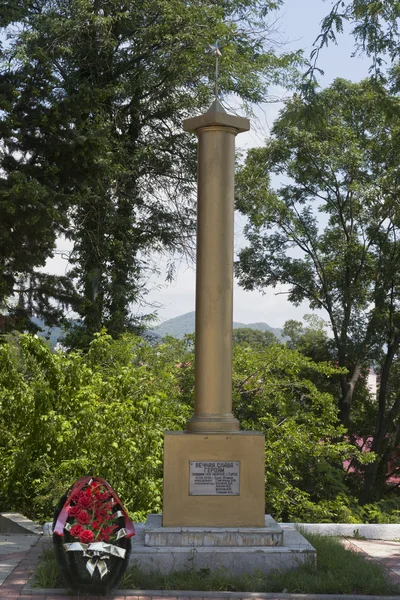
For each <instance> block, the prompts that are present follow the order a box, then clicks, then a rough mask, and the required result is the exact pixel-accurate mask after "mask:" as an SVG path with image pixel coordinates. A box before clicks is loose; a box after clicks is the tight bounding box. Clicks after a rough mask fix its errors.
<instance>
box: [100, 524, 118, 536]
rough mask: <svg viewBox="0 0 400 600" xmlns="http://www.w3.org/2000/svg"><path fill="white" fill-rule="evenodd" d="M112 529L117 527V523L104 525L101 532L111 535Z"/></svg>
mask: <svg viewBox="0 0 400 600" xmlns="http://www.w3.org/2000/svg"><path fill="white" fill-rule="evenodd" d="M114 529H118V525H105V526H104V527H103V529H102V530H101V532H102V533H105V534H106V535H111V534H112V532H113V531H114Z"/></svg>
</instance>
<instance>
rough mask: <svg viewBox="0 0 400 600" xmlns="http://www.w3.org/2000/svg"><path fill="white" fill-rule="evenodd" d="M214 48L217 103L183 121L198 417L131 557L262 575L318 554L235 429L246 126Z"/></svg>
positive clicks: (259, 441) (170, 453) (180, 438)
mask: <svg viewBox="0 0 400 600" xmlns="http://www.w3.org/2000/svg"><path fill="white" fill-rule="evenodd" d="M212 48H213V51H214V53H215V55H216V59H217V60H216V99H215V101H214V102H213V104H212V105H211V107H210V109H209V110H208V112H207V113H205V114H203V115H200V116H198V117H194V118H190V119H187V120H186V121H184V123H183V128H184V130H185V131H187V132H188V133H194V134H196V135H197V138H198V202H197V257H196V329H195V404H194V415H193V416H192V418H191V419H189V421H188V422H187V424H186V430H185V431H182V432H181V431H179V432H177V431H173V432H165V437H164V504H163V515H162V516H161V515H149V518H148V521H147V523H146V526H145V527H144V531H143V532H141V531H140V529H138V528H137V530H138V534H139V536H138V539H137V540H136V541H135V544H134V547H133V551H132V558H133V559H134V560H136V562H138V563H139V565H141V566H142V567H143V568H148V569H149V568H154V569H161V570H163V571H169V570H174V569H175V570H177V569H182V568H185V566H186V567H187V566H189V565H190V564H193V563H191V562H190V561H191V560H192V558H193V556H192V555H193V552H195V562H194V566H195V567H196V566H197V567H198V568H209V569H211V570H212V569H216V568H218V567H221V566H222V567H224V568H225V569H228V570H230V571H232V572H235V573H242V572H251V571H255V570H261V571H263V572H267V571H269V570H271V569H273V568H288V567H290V566H295V565H297V564H299V562H302V561H304V560H305V559H306V557H307V559H308V558H309V557H310V556H311V557H314V558H315V551H314V550H313V548H312V547H311V546H310V545H309V544H308V543H307V542H306V541H305V540H304V538H302V536H300V534H299V533H297V532H296V531H294V530H291V531H289V532H288V533H287V534H286V538H287V539H286V540H284V533H283V530H282V528H281V527H280V526H279V525H277V524H276V523H275V521H274V520H273V519H272V518H271V517H269V516H265V514H264V512H265V508H264V507H265V470H264V445H265V439H264V435H263V434H262V433H259V432H255V431H240V427H239V422H238V421H237V419H235V418H234V416H233V414H232V321H233V254H234V250H233V233H234V166H235V138H236V136H237V135H238V134H240V133H241V132H244V131H248V130H249V129H250V123H249V120H248V119H245V118H242V117H237V116H234V115H230V114H228V113H227V112H226V111H225V109H224V108H223V107H222V105H221V103H220V102H219V100H218V87H217V85H218V84H217V81H218V56H219V55H220V52H219V48H218V42H217V43H216V45H215V46H213V47H212ZM140 535H143V537H142V538H140ZM288 542H289V544H288ZM142 544H143V545H142ZM135 546H136V547H137V550H136V549H135ZM191 557H192V558H191ZM314 558H313V559H314Z"/></svg>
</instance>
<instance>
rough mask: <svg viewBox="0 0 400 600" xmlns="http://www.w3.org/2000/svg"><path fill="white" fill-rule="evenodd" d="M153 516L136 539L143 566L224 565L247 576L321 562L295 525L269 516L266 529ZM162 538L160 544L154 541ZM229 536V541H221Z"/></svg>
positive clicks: (136, 558)
mask: <svg viewBox="0 0 400 600" xmlns="http://www.w3.org/2000/svg"><path fill="white" fill-rule="evenodd" d="M149 517H150V518H149V519H148V521H147V523H146V524H145V525H138V526H137V527H136V536H135V537H134V538H133V540H132V542H133V545H132V553H131V562H132V563H134V564H137V565H138V566H139V567H140V568H141V569H142V570H143V571H148V572H149V571H158V572H161V573H170V572H172V571H184V570H191V569H195V570H196V571H197V570H200V569H209V570H210V571H218V570H220V569H222V570H225V571H226V572H227V573H230V574H232V575H242V574H245V573H249V574H250V573H255V572H261V573H269V572H270V571H273V570H274V569H280V570H287V569H294V568H297V567H299V566H300V565H301V564H305V563H307V564H313V565H315V564H316V551H315V550H314V548H313V547H312V546H311V545H310V544H309V543H308V542H307V541H306V540H305V539H304V538H303V536H302V535H300V533H299V532H298V531H296V530H295V529H294V528H292V527H284V528H281V527H280V526H279V525H278V524H277V523H276V522H275V521H274V520H273V519H272V518H271V517H270V516H269V515H266V518H265V527H260V528H244V527H238V528H214V527H211V528H210V527H203V528H201V527H181V528H178V527H160V525H161V515H149ZM179 536H181V537H180V539H179ZM157 541H158V542H160V545H157V546H156V545H150V544H154V543H155V542H157ZM223 541H225V544H226V545H220V544H221V543H222V542H223ZM263 541H265V542H266V544H265V545H263V543H262V542H263ZM168 542H173V543H171V545H166V544H167V543H168ZM248 544H253V545H248ZM257 544H258V545H257Z"/></svg>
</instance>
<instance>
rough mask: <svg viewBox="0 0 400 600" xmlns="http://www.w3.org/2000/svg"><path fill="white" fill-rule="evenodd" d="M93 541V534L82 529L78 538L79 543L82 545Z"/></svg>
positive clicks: (88, 530)
mask: <svg viewBox="0 0 400 600" xmlns="http://www.w3.org/2000/svg"><path fill="white" fill-rule="evenodd" d="M93 540H94V533H93V531H90V529H84V530H83V531H82V533H81V534H80V536H79V541H80V542H81V543H82V544H90V543H91V542H93Z"/></svg>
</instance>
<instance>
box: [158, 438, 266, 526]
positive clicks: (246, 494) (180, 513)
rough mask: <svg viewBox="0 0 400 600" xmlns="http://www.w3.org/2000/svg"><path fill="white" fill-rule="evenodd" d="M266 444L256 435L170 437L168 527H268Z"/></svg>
mask: <svg viewBox="0 0 400 600" xmlns="http://www.w3.org/2000/svg"><path fill="white" fill-rule="evenodd" d="M264 444H265V439H264V435H263V434H261V433H258V432H254V431H238V432H233V433H226V434H219V433H209V434H201V433H188V432H183V431H170V432H166V433H165V437H164V504H163V522H162V525H163V527H165V528H169V527H202V528H204V527H229V528H232V527H264V506H265V487H264V477H265V474H264V473H265V471H264Z"/></svg>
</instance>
